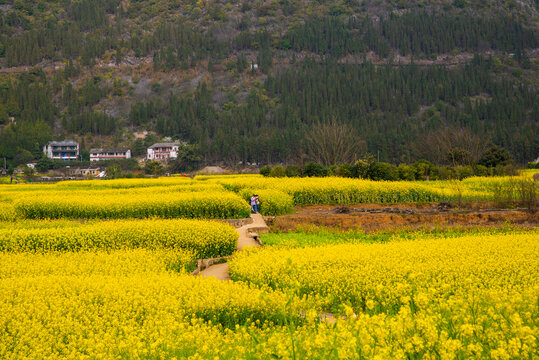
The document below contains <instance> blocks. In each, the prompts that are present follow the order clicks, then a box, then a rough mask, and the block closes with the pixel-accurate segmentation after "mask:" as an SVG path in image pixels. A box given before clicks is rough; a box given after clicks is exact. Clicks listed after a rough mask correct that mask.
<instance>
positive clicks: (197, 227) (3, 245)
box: [0, 219, 238, 258]
mask: <svg viewBox="0 0 539 360" xmlns="http://www.w3.org/2000/svg"><path fill="white" fill-rule="evenodd" d="M237 240H238V234H237V232H236V231H235V229H234V228H233V227H232V226H229V225H227V224H221V223H217V222H211V221H200V220H157V219H148V220H115V221H103V222H91V223H87V224H82V225H80V226H58V227H56V228H54V227H49V228H47V227H41V228H40V227H37V228H32V227H26V228H25V227H13V228H0V251H8V252H25V251H30V252H49V251H60V252H63V251H81V250H98V249H101V250H115V249H133V248H146V249H171V250H173V249H183V250H188V251H191V252H192V253H193V254H194V255H195V256H196V257H198V258H213V257H219V256H225V255H230V254H232V252H233V251H234V250H235V249H236V244H237Z"/></svg>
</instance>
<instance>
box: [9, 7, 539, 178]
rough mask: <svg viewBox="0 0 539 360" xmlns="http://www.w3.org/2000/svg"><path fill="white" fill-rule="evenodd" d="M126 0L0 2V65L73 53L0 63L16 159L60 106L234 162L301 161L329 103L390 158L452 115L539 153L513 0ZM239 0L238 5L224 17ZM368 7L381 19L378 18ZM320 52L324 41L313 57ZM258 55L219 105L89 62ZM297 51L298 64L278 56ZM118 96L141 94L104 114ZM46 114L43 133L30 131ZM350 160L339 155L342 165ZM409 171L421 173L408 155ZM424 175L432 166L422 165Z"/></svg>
mask: <svg viewBox="0 0 539 360" xmlns="http://www.w3.org/2000/svg"><path fill="white" fill-rule="evenodd" d="M125 3H126V2H121V1H120V0H95V1H94V0H65V1H62V2H54V1H39V2H31V1H17V2H15V3H13V2H6V4H13V6H12V7H10V6H8V7H6V8H5V9H4V10H3V11H1V12H0V62H1V63H2V64H1V65H2V66H7V67H10V66H21V65H30V66H32V65H36V64H39V65H40V66H41V65H45V66H49V65H50V63H51V62H55V65H56V64H60V63H63V64H64V65H63V66H64V68H63V69H59V70H55V71H54V74H52V76H50V77H48V76H46V75H45V72H44V71H43V70H40V69H26V70H28V71H24V72H23V73H22V74H21V75H10V76H7V75H6V76H2V77H1V78H0V125H1V126H3V125H5V124H8V123H9V122H10V121H11V119H10V117H13V121H14V122H15V123H16V125H10V126H7V127H5V129H3V130H2V133H1V134H0V152H1V154H5V156H6V158H7V159H8V161H11V163H12V164H14V161H15V160H14V159H15V155H16V153H17V148H21V149H24V150H27V151H28V152H30V153H32V154H33V155H34V156H36V158H37V159H39V156H40V154H39V151H40V147H41V146H43V144H44V143H45V142H46V141H47V140H50V139H51V138H52V134H51V133H52V129H53V128H54V129H55V131H56V130H57V129H56V128H55V127H54V126H55V125H54V124H55V121H57V120H58V119H61V120H62V125H63V127H62V129H60V130H61V131H64V132H68V133H77V134H85V133H88V132H90V133H93V134H97V135H109V134H115V133H116V130H117V129H118V128H121V126H122V125H124V120H125V123H126V124H127V125H129V126H133V127H136V128H138V129H136V130H140V129H141V128H143V129H146V130H153V131H155V132H156V133H157V134H158V135H159V136H169V137H174V138H182V139H185V140H186V141H188V142H189V143H192V144H198V146H199V150H200V155H201V156H203V157H204V159H205V161H207V162H213V161H224V162H225V163H227V164H237V163H240V162H241V163H247V162H256V163H262V164H266V163H303V161H305V159H306V157H305V156H304V155H305V152H306V147H305V144H304V143H303V136H304V135H305V134H306V132H307V131H308V130H309V128H310V127H312V125H313V124H316V123H319V122H322V123H323V122H327V121H328V120H329V119H333V118H334V119H337V120H338V121H339V122H340V123H344V124H346V125H347V126H350V127H352V128H354V129H357V132H358V134H361V138H362V140H365V142H366V144H367V147H368V149H367V150H368V151H370V152H372V153H375V154H377V159H378V160H380V161H383V162H391V163H402V162H407V163H411V162H413V161H415V160H417V159H419V158H423V157H425V155H424V154H422V153H420V152H418V151H417V149H415V148H414V146H413V144H416V143H418V142H420V141H421V140H422V137H423V136H424V134H427V133H430V132H432V131H434V130H437V129H441V128H443V127H455V128H465V129H467V130H469V131H471V132H473V133H477V134H491V135H492V139H491V140H492V142H493V143H496V144H499V145H501V146H503V147H505V148H506V149H507V150H508V151H509V152H510V154H511V155H512V156H513V158H514V159H515V160H516V161H517V162H520V163H525V162H526V161H529V160H530V159H534V158H536V157H537V153H538V149H539V142H538V140H537V139H536V138H537V136H535V134H537V133H538V132H539V128H538V122H537V121H536V119H537V118H538V111H539V107H538V105H537V90H536V87H533V86H529V84H530V81H531V83H532V84H533V83H534V79H533V78H532V79H531V80H530V79H529V74H530V73H532V72H533V70H534V68H533V66H534V63H533V62H532V61H530V59H528V57H527V56H528V55H527V54H529V53H530V51H529V50H530V49H534V48H537V47H538V46H539V43H538V38H539V37H538V36H537V30H536V26H535V25H534V24H533V23H531V22H529V21H528V20H527V19H526V18H525V17H523V16H518V13H515V12H514V11H513V10H511V9H505V10H504V9H501V10H500V9H498V8H499V6H495V5H492V6H490V5H489V6H486V5H485V4H486V2H473V1H467V0H455V1H446V2H445V4H446V6H445V10H442V9H443V7H439V6H430V5H429V3H432V2H421V3H419V2H412V1H391V2H388V1H381V2H366V1H344V2H332V1H330V2H327V1H324V2H321V1H320V2H314V3H313V6H316V8H312V9H309V10H314V11H308V12H303V11H298V10H299V9H300V8H301V6H302V5H303V4H302V3H300V2H298V1H296V0H279V1H277V2H272V3H264V4H251V3H250V2H248V1H244V2H242V3H241V4H236V5H234V6H232V10H230V9H228V8H227V7H226V6H225V4H219V3H216V4H211V6H208V7H207V8H205V9H204V10H203V11H201V12H200V9H198V7H196V6H194V3H189V4H183V3H182V2H177V1H174V2H167V1H158V2H149V1H146V0H138V1H132V2H128V5H126V4H125ZM375 3H376V4H375ZM317 4H318V5H320V7H318V5H317ZM377 4H379V5H380V6H378V5H377ZM187 5H188V6H189V8H190V9H191V10H188V9H187V8H186V6H187ZM228 5H230V4H228ZM498 5H499V4H498ZM386 6H387V8H386ZM238 7H240V8H239V9H238ZM193 8H197V10H192V9H193ZM420 8H422V9H420ZM487 8H490V9H491V10H493V11H492V12H491V11H490V10H489V12H486V9H487ZM373 9H378V10H373ZM380 9H382V10H380ZM387 9H404V11H402V12H401V11H399V12H398V13H397V12H393V11H388V10H387ZM494 9H496V10H495V11H494ZM236 10H238V11H242V12H243V13H238V12H236V13H234V14H233V15H232V16H229V15H231V13H230V11H232V12H234V11H236ZM318 10H321V11H318ZM367 10H368V13H369V14H376V15H377V16H376V18H375V17H372V18H369V17H368V16H367V15H366V13H367V12H366V11H367ZM498 10H500V11H498ZM196 11H199V13H198V14H195V12H196ZM483 11H485V12H483ZM307 13H308V14H317V15H316V16H312V15H305V14H307ZM515 14H516V16H515ZM236 15H239V16H236ZM257 16H264V17H266V20H268V21H269V22H268V26H266V25H264V26H261V24H260V23H259V20H260V19H259V18H257ZM532 16H533V15H532ZM277 18H278V19H279V26H275V25H276V23H274V21H275V19H277ZM226 19H230V20H232V19H237V21H236V20H234V21H235V22H233V24H232V25H233V28H234V27H235V29H237V30H238V31H237V32H229V29H228V27H227V26H224V25H223V24H224V22H225V21H224V20H226ZM281 20H282V21H283V22H282V24H281V23H280V22H281ZM488 50H495V51H496V56H497V57H493V58H483V57H481V56H479V55H478V56H476V58H474V60H473V61H472V62H471V63H470V64H469V65H466V66H465V65H461V66H456V67H454V68H448V67H443V66H433V67H420V66H416V65H410V66H397V64H393V65H388V66H383V65H382V66H375V65H372V64H369V63H368V62H367V61H366V56H365V55H366V54H367V52H369V51H373V52H374V53H375V54H377V55H378V56H380V57H383V58H386V59H387V60H388V62H389V60H391V58H393V56H394V55H396V54H402V55H407V56H409V55H412V60H414V59H417V58H420V59H425V58H428V59H433V58H435V57H436V56H437V55H441V54H443V55H444V56H445V55H448V54H451V53H458V52H460V51H465V52H471V53H479V54H485V53H486V51H488ZM309 53H311V54H315V56H314V58H313V59H309V55H308V54H309ZM508 53H511V56H509V55H508ZM306 54H307V55H306ZM349 55H353V56H349ZM247 56H249V57H250V58H251V59H253V58H252V57H253V56H256V57H257V59H256V60H255V61H253V62H256V63H257V64H258V66H259V71H252V73H251V74H249V76H253V77H258V79H257V80H260V81H261V82H264V84H263V85H253V83H249V86H250V87H249V88H247V90H246V91H243V89H242V90H241V92H242V94H241V95H242V96H237V97H236V96H235V95H236V94H235V93H234V94H233V95H230V93H232V92H228V91H229V90H230V89H226V88H225V89H224V92H227V95H228V96H229V97H230V99H227V100H226V103H225V105H226V106H225V105H224V106H222V107H220V106H218V104H221V102H220V101H216V100H215V99H216V98H218V97H219V91H222V90H223V89H217V91H216V92H214V91H213V89H212V88H211V87H210V86H209V85H207V84H205V83H201V84H200V85H199V87H198V89H196V91H194V93H190V92H185V91H176V90H178V86H182V84H180V83H181V82H182V81H183V79H182V80H178V82H177V83H175V84H174V85H171V86H173V87H175V88H171V90H172V91H171V93H172V94H170V93H168V89H169V86H168V84H164V83H163V84H162V83H159V82H154V84H155V85H154V86H152V89H153V90H154V92H153V93H152V94H151V95H150V96H149V97H148V98H146V99H144V100H143V101H140V99H141V98H140V97H134V96H133V97H130V96H131V95H132V94H131V93H130V92H129V91H130V89H129V88H128V87H127V86H124V80H123V79H121V80H118V81H116V82H114V80H115V79H114V78H113V79H110V78H106V77H105V76H103V78H100V77H94V74H102V72H100V71H99V69H102V67H101V66H102V65H103V64H100V66H99V68H98V71H95V69H92V66H94V65H95V64H97V63H99V62H105V63H114V62H115V63H116V64H120V63H122V64H125V61H131V59H133V57H135V58H138V59H135V61H143V59H142V58H143V57H149V58H150V59H152V58H153V67H154V69H155V70H157V71H176V69H182V70H186V69H190V70H189V71H190V72H195V71H196V72H198V73H199V74H200V73H201V72H204V71H205V69H204V67H205V65H204V64H206V63H207V64H208V65H207V67H208V71H210V72H211V73H212V74H218V73H219V72H220V70H221V69H222V67H221V65H220V64H226V63H230V64H231V67H232V69H235V70H236V71H237V72H239V73H242V72H244V71H245V70H246V69H247V68H248V67H249V61H248V60H247ZM306 56H307V58H306V59H305V57H306ZM345 56H347V58H346V59H350V61H349V63H348V64H347V65H345V64H344V62H343V61H342V60H343V59H344V57H345ZM230 59H235V60H232V61H230ZM288 59H290V64H286V65H284V66H283V63H286V62H287V61H288ZM347 61H348V60H347ZM48 69H51V67H50V66H49V67H48ZM530 69H531V70H530ZM94 71H95V72H94ZM47 73H48V72H47ZM266 74H267V75H268V76H267V78H266ZM507 75H508V76H507ZM81 76H84V77H81ZM150 76H151V75H150ZM212 76H213V75H212ZM241 78H243V77H241ZM213 80H215V79H213ZM133 82H134V83H136V82H135V81H133ZM214 83H215V82H214ZM256 83H258V82H256ZM258 84H259V83H258ZM235 85H237V84H234V86H235ZM243 85H244V84H241V85H240V86H239V88H241V86H243ZM216 86H220V85H216ZM225 87H226V86H225ZM247 92H248V95H247V94H246V93H247ZM111 95H114V96H113V97H112V99H111ZM245 97H246V99H245ZM108 99H111V100H112V101H110V102H118V103H119V104H122V105H123V104H126V105H127V106H129V104H132V105H131V111H129V112H128V111H127V109H125V108H123V107H121V106H118V108H119V110H121V111H120V115H119V116H118V117H113V116H109V115H107V113H106V112H105V111H104V110H103V109H107V111H108V110H109V109H110V108H109V107H107V105H110V103H108ZM472 99H473V100H472ZM124 101H125V102H124ZM112 105H113V106H115V104H112ZM424 109H427V110H426V111H424V112H423V113H422V111H423V110H424ZM109 114H110V113H109ZM115 114H116V112H115ZM36 126H37V127H38V129H39V130H38V132H36V131H33V130H30V131H28V130H29V127H36ZM23 129H24V130H23ZM515 129H518V131H515ZM55 133H56V132H55ZM134 145H135V146H134V149H133V153H134V154H138V155H142V154H144V152H145V150H144V146H147V145H149V144H143V143H142V142H141V141H139V142H136V143H135V144H134ZM135 148H136V149H135ZM467 151H468V150H467V149H453V150H451V152H450V153H449V154H447V155H448V156H447V159H444V160H445V161H446V162H447V163H450V164H452V165H462V166H467V165H471V164H470V159H469V156H468V155H467V154H466V152H467ZM1 154H0V155H1ZM310 160H312V158H311V159H310ZM431 160H432V159H431ZM432 161H433V162H435V163H438V162H437V161H435V160H432ZM348 170H349V169H342V171H343V174H344V176H348ZM363 170H364V169H363V168H362V170H361V171H360V169H359V168H358V167H356V166H355V167H353V168H352V171H351V172H352V175H354V176H366V173H365V171H363ZM339 171H340V168H339V167H337V168H335V169H334V172H339ZM399 172H400V173H401V172H402V174H403V175H399V176H404V177H406V178H411V177H412V174H411V172H410V171H409V169H399ZM400 173H399V174H400ZM426 176H433V174H429V175H425V174H421V175H419V174H416V175H415V177H417V178H425V177H426Z"/></svg>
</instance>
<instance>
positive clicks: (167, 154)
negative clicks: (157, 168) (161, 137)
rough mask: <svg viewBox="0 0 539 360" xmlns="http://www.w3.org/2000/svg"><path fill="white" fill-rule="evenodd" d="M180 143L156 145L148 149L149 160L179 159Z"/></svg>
mask: <svg viewBox="0 0 539 360" xmlns="http://www.w3.org/2000/svg"><path fill="white" fill-rule="evenodd" d="M180 146H181V143H179V142H166V143H156V144H153V145H152V146H150V147H149V148H148V156H147V159H148V160H158V161H164V160H168V159H176V158H178V148H179V147H180Z"/></svg>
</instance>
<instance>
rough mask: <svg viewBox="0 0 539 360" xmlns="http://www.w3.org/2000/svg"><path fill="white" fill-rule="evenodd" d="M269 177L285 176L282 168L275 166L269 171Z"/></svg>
mask: <svg viewBox="0 0 539 360" xmlns="http://www.w3.org/2000/svg"><path fill="white" fill-rule="evenodd" d="M269 176H271V177H284V176H286V174H285V171H284V168H283V167H282V166H275V167H274V168H273V169H271V172H270V175H269Z"/></svg>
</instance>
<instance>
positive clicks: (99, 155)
mask: <svg viewBox="0 0 539 360" xmlns="http://www.w3.org/2000/svg"><path fill="white" fill-rule="evenodd" d="M130 158H131V150H129V149H91V150H90V161H101V160H117V159H130Z"/></svg>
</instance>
